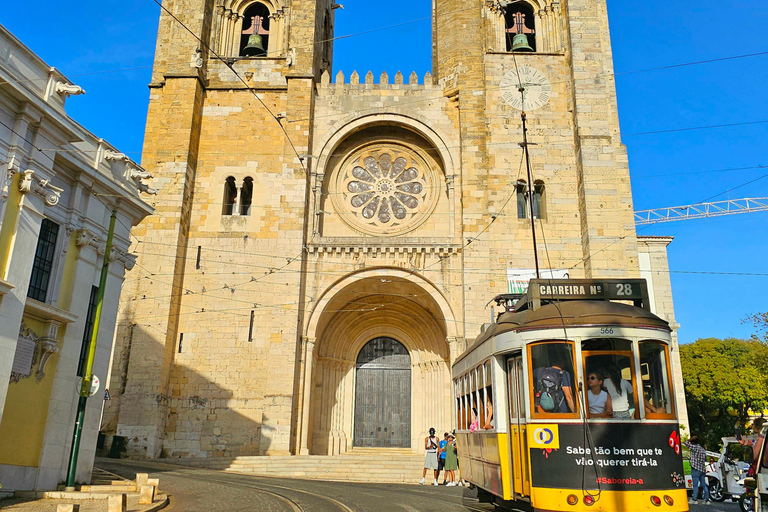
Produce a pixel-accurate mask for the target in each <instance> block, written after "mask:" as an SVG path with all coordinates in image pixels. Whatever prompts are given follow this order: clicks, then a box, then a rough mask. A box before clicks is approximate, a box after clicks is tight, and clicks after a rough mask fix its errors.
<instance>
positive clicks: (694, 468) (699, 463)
mask: <svg viewBox="0 0 768 512" xmlns="http://www.w3.org/2000/svg"><path fill="white" fill-rule="evenodd" d="M685 446H687V447H688V449H689V450H690V451H691V478H692V479H693V496H691V499H690V500H688V503H690V504H691V505H696V504H697V503H698V499H699V487H700V486H701V487H703V488H704V504H705V505H711V504H712V502H711V501H709V487H708V486H707V451H706V450H705V449H704V448H702V447H701V445H699V436H697V435H695V434H694V435H692V436H691V438H690V439H688V440H687V441H686V442H685Z"/></svg>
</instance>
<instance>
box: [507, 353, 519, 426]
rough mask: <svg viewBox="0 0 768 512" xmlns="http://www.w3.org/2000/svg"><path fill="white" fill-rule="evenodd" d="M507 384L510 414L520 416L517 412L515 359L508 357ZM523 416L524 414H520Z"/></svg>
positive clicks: (515, 416)
mask: <svg viewBox="0 0 768 512" xmlns="http://www.w3.org/2000/svg"><path fill="white" fill-rule="evenodd" d="M507 385H508V386H509V415H510V417H512V418H518V417H519V416H518V412H517V400H516V397H517V378H516V375H515V360H514V359H507ZM520 416H522V415H520Z"/></svg>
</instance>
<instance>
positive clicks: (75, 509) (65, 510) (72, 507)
mask: <svg viewBox="0 0 768 512" xmlns="http://www.w3.org/2000/svg"><path fill="white" fill-rule="evenodd" d="M56 512H80V505H76V504H74V503H67V504H66V505H65V504H61V505H59V506H58V507H56Z"/></svg>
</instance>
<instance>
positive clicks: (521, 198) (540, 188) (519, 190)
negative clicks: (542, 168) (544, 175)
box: [515, 180, 547, 219]
mask: <svg viewBox="0 0 768 512" xmlns="http://www.w3.org/2000/svg"><path fill="white" fill-rule="evenodd" d="M515 190H516V194H517V218H518V219H529V218H530V217H531V215H530V213H531V212H530V207H529V205H528V200H529V196H528V193H529V190H528V183H526V182H525V181H523V180H519V181H518V182H517V183H516V184H515ZM544 193H545V188H544V182H543V181H541V180H536V181H534V182H533V218H534V219H544V218H546V214H547V211H546V201H545V199H546V198H545V195H544Z"/></svg>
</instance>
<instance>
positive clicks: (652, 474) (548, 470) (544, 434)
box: [528, 423, 685, 491]
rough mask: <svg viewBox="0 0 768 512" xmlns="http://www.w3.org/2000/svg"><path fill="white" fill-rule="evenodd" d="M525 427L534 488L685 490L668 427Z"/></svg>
mask: <svg viewBox="0 0 768 512" xmlns="http://www.w3.org/2000/svg"><path fill="white" fill-rule="evenodd" d="M585 428H586V426H585V425H584V424H581V423H571V424H529V425H528V446H529V448H530V457H531V458H530V460H531V473H532V475H531V476H532V484H533V486H534V487H548V488H553V489H578V488H581V486H582V478H583V479H584V480H583V481H584V482H585V483H586V485H587V488H589V489H596V488H597V486H598V483H599V485H600V488H601V489H604V490H622V491H631V490H637V491H641V490H660V489H675V488H681V489H685V478H684V477H683V475H684V473H683V459H682V456H681V455H680V449H681V446H680V431H679V429H678V427H677V425H674V424H663V425H660V424H653V425H649V424H642V423H610V424H594V423H590V424H589V432H587V434H588V435H589V436H590V437H591V438H592V442H591V443H587V442H586V441H585Z"/></svg>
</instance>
